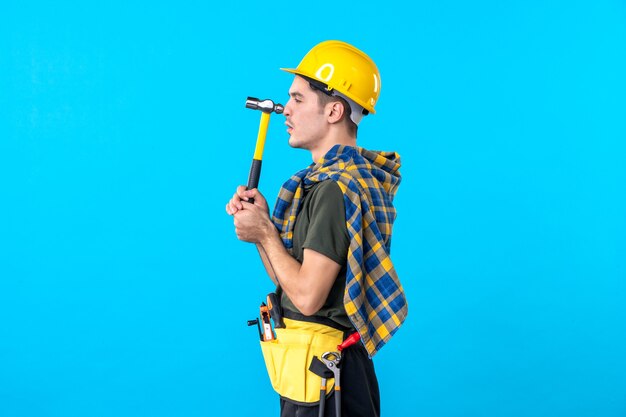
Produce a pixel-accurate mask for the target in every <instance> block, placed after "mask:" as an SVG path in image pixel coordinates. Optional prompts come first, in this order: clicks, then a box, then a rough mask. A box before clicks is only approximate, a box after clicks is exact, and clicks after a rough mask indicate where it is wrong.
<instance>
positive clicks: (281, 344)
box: [260, 311, 345, 406]
mask: <svg viewBox="0 0 626 417" xmlns="http://www.w3.org/2000/svg"><path fill="white" fill-rule="evenodd" d="M285 313H286V317H285V318H284V324H285V327H284V328H276V329H275V332H276V338H275V339H274V340H270V341H261V342H260V343H261V350H262V352H263V358H264V359H265V366H266V367H267V373H268V375H269V378H270V381H271V383H272V387H273V388H274V390H275V391H276V392H277V393H278V394H279V395H280V396H281V397H282V398H283V399H285V400H288V401H291V402H294V403H297V404H300V405H310V406H313V405H317V404H319V401H320V384H321V381H322V378H321V377H320V376H318V375H316V374H315V373H313V372H311V371H310V370H309V367H310V366H311V364H312V362H314V360H315V359H314V358H315V357H317V358H320V357H321V356H322V355H323V354H324V353H325V352H328V351H334V350H337V345H339V344H341V343H342V341H343V339H344V334H345V333H344V330H339V329H338V328H335V326H333V327H331V326H329V325H326V324H321V323H319V322H317V321H318V320H315V319H313V320H315V322H312V321H310V320H311V319H312V318H311V317H306V316H302V315H299V314H296V313H291V314H289V312H287V311H285ZM289 317H292V318H289ZM293 317H296V318H297V319H294V318H293ZM303 318H306V321H303V320H301V319H303ZM337 327H338V326H337ZM333 387H334V380H333V379H332V378H328V380H327V383H326V394H327V395H329V394H330V392H331V391H332V389H333Z"/></svg>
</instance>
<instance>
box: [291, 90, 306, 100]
mask: <svg viewBox="0 0 626 417" xmlns="http://www.w3.org/2000/svg"><path fill="white" fill-rule="evenodd" d="M289 97H296V98H302V97H304V96H303V95H302V93H298V92H297V91H290V92H289Z"/></svg>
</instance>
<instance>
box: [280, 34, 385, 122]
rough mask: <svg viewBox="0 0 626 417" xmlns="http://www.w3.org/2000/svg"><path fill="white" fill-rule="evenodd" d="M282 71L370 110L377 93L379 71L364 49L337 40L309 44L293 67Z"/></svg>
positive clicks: (372, 107) (373, 111) (378, 90)
mask: <svg viewBox="0 0 626 417" xmlns="http://www.w3.org/2000/svg"><path fill="white" fill-rule="evenodd" d="M281 70H283V71H287V72H290V73H292V74H296V75H302V76H305V77H308V78H312V79H314V80H317V81H319V82H321V83H324V84H326V85H327V86H328V90H329V91H332V90H336V91H337V92H338V93H341V94H343V95H345V96H346V97H348V98H349V99H351V100H353V101H354V102H356V103H357V104H358V105H359V106H361V107H363V108H364V109H365V110H367V111H368V112H370V113H376V111H375V110H374V106H375V105H376V102H377V101H378V96H379V95H380V73H379V72H378V68H377V67H376V64H374V61H372V59H371V58H370V57H369V56H367V55H366V54H365V53H364V52H362V51H360V50H359V49H357V48H355V47H354V46H352V45H350V44H348V43H345V42H341V41H325V42H322V43H319V44H317V45H315V46H314V47H313V49H311V50H310V51H309V52H308V53H307V54H306V55H305V56H304V58H302V61H301V62H300V64H299V65H298V67H297V68H281Z"/></svg>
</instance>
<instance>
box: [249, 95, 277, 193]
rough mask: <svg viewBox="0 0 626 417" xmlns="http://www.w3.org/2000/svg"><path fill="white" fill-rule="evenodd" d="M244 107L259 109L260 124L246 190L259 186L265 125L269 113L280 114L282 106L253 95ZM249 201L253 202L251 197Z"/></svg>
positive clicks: (268, 121)
mask: <svg viewBox="0 0 626 417" xmlns="http://www.w3.org/2000/svg"><path fill="white" fill-rule="evenodd" d="M246 108H247V109H252V110H260V111H261V124H260V126H259V134H258V136H257V139H256V147H255V148H254V157H253V159H252V166H251V167H250V175H249V176H248V190H250V189H252V188H257V187H258V186H259V177H260V176H261V162H262V161H263V147H264V146H265V136H267V127H268V126H269V124H270V114H271V113H276V114H282V112H283V110H284V107H283V105H282V104H278V103H276V104H274V102H273V101H272V100H268V99H265V100H259V99H258V98H255V97H248V99H247V100H246ZM248 202H249V203H254V199H253V198H251V199H250V200H249V201H248Z"/></svg>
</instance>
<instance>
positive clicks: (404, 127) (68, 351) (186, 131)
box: [0, 0, 626, 417]
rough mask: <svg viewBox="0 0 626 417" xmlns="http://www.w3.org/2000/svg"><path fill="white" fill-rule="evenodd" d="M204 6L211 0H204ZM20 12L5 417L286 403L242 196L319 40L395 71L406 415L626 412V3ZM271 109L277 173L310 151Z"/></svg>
mask: <svg viewBox="0 0 626 417" xmlns="http://www.w3.org/2000/svg"><path fill="white" fill-rule="evenodd" d="M206 3H208V2H206ZM21 4H22V5H21V6H15V5H13V6H7V5H5V6H4V7H3V11H2V13H1V14H0V214H1V217H0V416H2V417H26V416H29V417H30V416H36V417H48V416H55V417H56V416H59V417H60V416H62V417H73V416H76V417H84V416H93V417H99V416H116V417H123V416H133V417H135V416H151V417H159V416H189V417H192V416H215V415H237V416H252V415H278V413H277V410H278V401H277V399H276V397H275V396H274V394H273V391H272V390H271V387H270V386H269V383H268V381H267V376H266V374H265V370H264V367H263V364H262V361H261V354H260V351H259V348H258V345H257V341H256V337H257V334H256V330H255V329H253V328H248V327H246V320H247V319H251V318H254V317H255V316H256V314H257V313H258V310H257V308H258V304H259V302H260V301H261V299H262V297H263V296H264V295H265V294H266V293H267V292H268V291H270V290H271V289H272V286H271V285H270V282H269V280H268V279H267V278H265V277H264V274H263V271H262V267H261V264H260V262H259V261H258V259H257V257H256V251H255V249H254V248H253V247H252V246H251V245H248V244H244V243H241V242H239V241H238V240H237V239H236V237H235V235H234V233H233V226H232V219H231V218H230V217H229V216H227V215H226V214H225V212H224V205H225V203H226V201H227V199H228V198H229V197H230V195H231V194H232V193H233V191H234V189H235V187H236V185H238V184H242V183H245V182H246V179H247V174H248V169H249V165H250V161H251V158H252V153H253V149H254V143H255V139H256V132H257V128H258V123H259V114H258V113H256V112H252V111H250V110H246V109H245V108H244V101H245V98H246V97H247V96H249V95H251V96H258V97H261V98H266V97H267V98H273V99H275V100H281V101H283V102H284V101H285V100H286V99H287V89H288V87H289V85H290V83H291V76H290V75H288V74H285V73H283V72H281V71H278V67H281V66H294V65H297V63H298V62H299V60H300V59H301V57H302V56H303V55H304V54H305V53H306V52H307V51H308V50H309V49H310V48H311V47H312V46H313V45H315V44H316V43H318V42H320V41H322V40H326V39H341V40H345V41H348V42H350V43H353V44H354V45H356V46H357V47H359V48H361V49H363V50H365V51H366V52H368V53H369V54H370V55H371V57H372V58H373V59H374V60H375V61H376V63H377V64H378V66H379V69H380V71H381V74H382V95H381V99H380V102H379V104H378V106H377V110H378V113H377V114H376V115H375V116H370V117H367V118H366V119H365V120H364V121H363V123H362V124H361V129H360V132H359V144H360V145H361V146H364V147H367V148H373V149H384V150H395V151H397V152H399V153H400V154H401V155H402V158H403V163H404V165H403V169H402V173H403V175H404V179H403V183H402V185H401V187H400V189H399V194H398V196H397V199H396V203H397V208H398V212H399V216H398V220H397V223H396V226H395V229H394V247H393V259H394V262H395V264H396V268H397V270H398V272H399V275H400V277H401V279H402V281H403V284H404V286H405V289H406V293H407V297H408V300H409V305H410V308H409V310H410V313H409V318H408V320H407V322H406V324H405V325H404V327H403V328H402V329H401V330H400V331H399V332H398V333H397V334H396V336H395V337H394V338H393V339H392V341H391V342H390V343H389V345H387V346H386V347H385V348H384V349H383V350H382V351H381V352H380V353H379V354H378V355H377V356H376V358H375V362H376V366H377V370H378V374H379V379H380V384H381V395H382V409H383V415H384V416H433V417H435V416H437V417H438V416H442V417H445V416H472V417H473V416H509V417H516V416H532V417H539V416H546V417H556V416H568V417H578V416H607V417H608V416H624V415H626V394H625V393H626V376H625V375H626V354H625V352H626V306H625V305H626V256H625V255H626V145H625V141H626V117H625V116H626V105H625V98H626V76H625V75H626V4H625V3H624V2H623V1H619V0H613V1H608V0H603V1H600V0H599V1H594V2H589V1H571V0H570V1H553V2H543V1H536V0H530V1H523V2H521V1H519V2H518V1H513V2H501V1H485V0H482V1H477V2H461V1H450V0H448V1H446V0H443V1H437V2H418V3H415V4H411V3H408V2H406V3H404V4H398V3H395V2H380V3H371V4H368V3H358V2H356V3H355V2H344V3H332V2H330V3H324V4H322V3H320V4H319V5H313V4H306V2H305V3H300V2H293V3H285V4H279V3H264V2H248V3H237V2H217V4H212V5H208V4H205V2H195V3H194V2H182V1H181V2H169V3H164V2H156V4H150V3H144V4H143V5H141V3H139V2H136V3H135V2H128V3H127V2H93V3H92V4H87V2H50V3H44V2H34V3H28V2H24V3H21ZM283 121H284V118H283V117H282V116H274V117H273V118H272V122H271V125H270V132H269V137H268V142H267V146H266V149H265V158H264V168H263V175H262V178H261V189H262V191H263V192H264V193H265V194H266V195H267V196H268V199H269V200H270V201H272V200H274V198H275V196H276V194H277V192H278V188H279V187H280V185H281V183H282V181H283V180H284V179H286V178H287V176H288V175H290V174H291V173H292V172H294V171H296V170H297V169H300V168H301V167H303V166H305V165H307V164H308V163H309V162H310V160H309V158H310V156H309V154H308V153H307V152H305V151H299V150H293V149H290V148H289V147H288V146H287V134H286V132H285V130H284V125H283V124H282V123H283Z"/></svg>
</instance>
